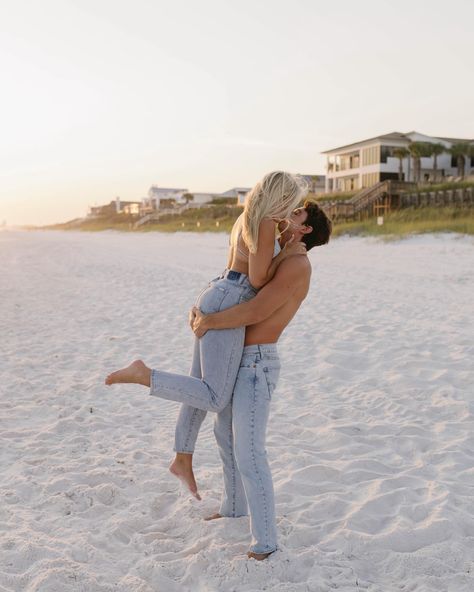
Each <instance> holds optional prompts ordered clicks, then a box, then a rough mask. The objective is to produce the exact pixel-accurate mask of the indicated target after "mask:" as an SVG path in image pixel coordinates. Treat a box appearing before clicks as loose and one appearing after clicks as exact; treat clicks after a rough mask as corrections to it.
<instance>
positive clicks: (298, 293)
mask: <svg viewBox="0 0 474 592" xmlns="http://www.w3.org/2000/svg"><path fill="white" fill-rule="evenodd" d="M288 268H293V269H295V268H297V271H298V274H299V275H298V277H297V279H294V274H291V280H289V281H292V282H293V288H294V290H293V292H292V293H290V294H288V297H287V300H286V301H284V302H283V304H282V305H281V306H280V307H279V308H277V309H276V310H275V311H274V312H273V313H272V314H271V315H270V316H269V317H267V318H266V319H264V320H263V321H260V322H259V323H255V324H254V325H248V326H247V328H246V330H245V345H256V344H259V343H276V342H277V341H278V339H279V338H280V335H281V334H282V333H283V331H284V330H285V328H286V327H287V325H288V324H289V322H290V321H291V319H292V318H293V317H294V316H295V314H296V312H297V311H298V309H299V307H300V306H301V303H302V302H303V300H304V299H305V298H306V295H307V294H308V290H309V282H310V278H311V264H310V262H309V260H308V258H307V257H301V256H294V257H289V258H288V259H287V260H286V265H285V261H283V263H281V264H280V267H279V270H278V271H277V273H279V274H285V275H286V273H287V271H286V270H288ZM274 289H278V288H276V287H274Z"/></svg>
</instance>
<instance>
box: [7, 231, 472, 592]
mask: <svg viewBox="0 0 474 592" xmlns="http://www.w3.org/2000/svg"><path fill="white" fill-rule="evenodd" d="M227 240H228V239H227V236H226V235H225V234H184V233H178V234H171V235H168V234H159V233H144V234H133V233H130V234H126V233H125V234H120V233H116V232H103V233H97V234H94V233H75V232H70V233H65V232H30V233H28V232H20V231H18V232H14V231H4V232H0V266H1V279H0V336H1V338H0V353H1V357H0V440H1V444H2V446H1V466H0V471H1V474H0V499H1V504H0V541H1V542H0V592H79V591H80V592H162V591H164V592H188V591H193V592H196V591H202V592H204V591H205V592H208V591H209V592H214V591H216V592H217V591H218V592H244V591H245V592H256V591H262V590H271V591H272V592H290V591H291V592H325V591H329V590H338V591H340V592H354V591H368V592H379V591H380V592H392V591H403V592H413V591H416V592H425V591H433V592H440V591H445V590H446V591H453V592H464V591H465V592H472V590H474V573H473V572H474V504H473V496H474V371H473V359H474V299H473V295H474V263H473V262H474V240H473V239H472V238H467V237H462V236H459V235H436V236H435V235H425V236H418V237H412V238H409V239H405V240H400V241H394V242H381V241H377V240H375V239H367V238H341V239H337V240H334V241H332V242H331V243H330V244H329V245H328V246H326V247H321V248H316V249H314V250H313V251H312V252H311V253H310V254H309V257H310V259H311V261H312V263H313V270H314V271H313V278H312V286H311V290H310V294H309V296H308V298H307V300H306V301H305V303H304V305H303V307H302V308H301V310H300V311H299V313H298V315H297V316H296V317H295V319H294V320H293V322H292V324H291V326H290V327H289V328H288V329H287V330H286V332H285V333H284V334H283V336H282V339H281V341H280V345H279V350H280V354H281V359H282V372H281V380H280V384H279V386H278V388H277V390H276V392H275V393H274V395H273V400H272V413H271V417H270V424H269V433H268V455H269V460H270V463H271V467H272V471H273V476H274V483H275V493H276V505H277V519H278V533H279V537H280V549H279V550H278V551H277V552H276V553H275V554H273V555H272V556H271V557H270V558H269V559H268V560H267V561H264V562H261V563H258V562H256V561H254V560H249V559H247V557H246V555H245V552H246V550H247V549H248V545H249V542H250V534H249V523H248V518H238V519H223V520H216V521H212V522H205V521H204V520H203V517H204V516H206V515H207V514H209V513H213V512H215V511H217V509H218V504H219V499H220V494H221V487H222V477H221V469H220V463H219V458H218V453H217V449H216V446H215V443H214V437H213V433H212V417H210V415H211V414H210V415H209V416H208V418H207V420H206V422H205V424H204V427H203V430H202V432H201V435H200V438H199V441H198V447H197V451H196V455H195V467H196V478H197V481H198V484H199V486H200V492H201V495H202V497H203V501H202V502H198V501H196V500H194V499H193V498H191V497H190V496H189V495H188V494H187V492H186V491H184V490H183V489H182V487H181V486H180V484H179V483H178V481H177V480H176V479H175V478H174V477H173V476H172V475H171V474H170V473H169V472H168V469H167V467H168V464H169V462H170V460H171V458H172V456H173V451H172V446H173V434H174V423H175V420H176V416H177V413H178V405H177V404H175V403H173V402H169V401H163V400H158V399H156V398H152V397H149V396H148V392H147V390H146V389H144V388H143V387H139V386H133V385H132V386H129V385H127V386H120V387H117V386H115V387H110V388H108V387H106V386H104V384H103V381H104V377H105V375H106V374H108V373H109V372H110V371H111V370H114V369H116V368H118V367H120V366H122V365H124V364H127V363H129V362H130V361H131V360H133V359H135V358H142V359H143V360H144V361H145V362H146V363H147V364H148V365H151V366H153V367H157V368H161V369H164V370H170V371H176V372H183V373H187V372H188V370H189V365H190V359H191V346H192V339H193V338H192V334H191V332H190V329H189V328H188V326H187V312H188V309H189V308H190V307H191V306H192V305H193V303H194V299H195V297H196V296H197V294H199V292H200V291H201V289H202V288H204V286H205V285H206V282H207V281H208V280H210V279H212V278H214V277H216V276H217V275H219V273H220V272H221V271H222V270H223V268H224V264H225V260H226V251H227Z"/></svg>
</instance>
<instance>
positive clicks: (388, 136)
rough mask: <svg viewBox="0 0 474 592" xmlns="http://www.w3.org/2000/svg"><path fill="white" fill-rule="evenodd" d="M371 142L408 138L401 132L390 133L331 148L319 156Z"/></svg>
mask: <svg viewBox="0 0 474 592" xmlns="http://www.w3.org/2000/svg"><path fill="white" fill-rule="evenodd" d="M372 140H387V141H389V142H390V141H394V140H398V141H400V140H407V141H409V140H410V138H409V137H408V136H407V135H406V134H402V133H401V132H390V133H389V134H382V135H381V136H374V137H373V138H367V139H365V140H359V141H358V142H353V143H352V144H346V145H345V146H339V147H338V148H331V150H325V151H324V152H321V154H328V153H330V152H336V151H338V150H343V149H346V148H351V147H352V146H358V145H359V144H364V143H365V142H371V141H372Z"/></svg>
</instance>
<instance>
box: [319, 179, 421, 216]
mask: <svg viewBox="0 0 474 592" xmlns="http://www.w3.org/2000/svg"><path fill="white" fill-rule="evenodd" d="M412 186H413V184H412V183H404V182H401V181H392V180H390V181H380V182H379V183H377V184H375V185H372V187H367V188H365V189H362V190H361V191H359V192H358V193H356V194H355V195H354V196H353V197H352V198H351V199H347V200H339V201H333V202H326V203H324V202H323V203H322V204H321V207H322V208H323V209H324V211H325V212H326V214H327V215H328V216H329V217H330V218H331V219H333V220H348V219H355V218H359V219H360V218H367V217H369V216H380V215H382V214H385V213H386V212H389V211H390V209H391V207H392V206H393V205H395V204H394V199H396V198H398V196H399V194H400V192H401V191H407V190H408V189H410V188H411V187H412Z"/></svg>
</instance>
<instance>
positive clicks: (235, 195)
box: [215, 187, 251, 206]
mask: <svg viewBox="0 0 474 592" xmlns="http://www.w3.org/2000/svg"><path fill="white" fill-rule="evenodd" d="M250 189H251V187H233V188H232V189H229V191H224V193H219V194H218V195H216V196H215V197H216V198H219V199H222V198H226V199H228V200H229V203H235V204H237V205H239V206H243V205H244V204H245V198H246V197H247V193H248V192H249V191H250Z"/></svg>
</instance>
